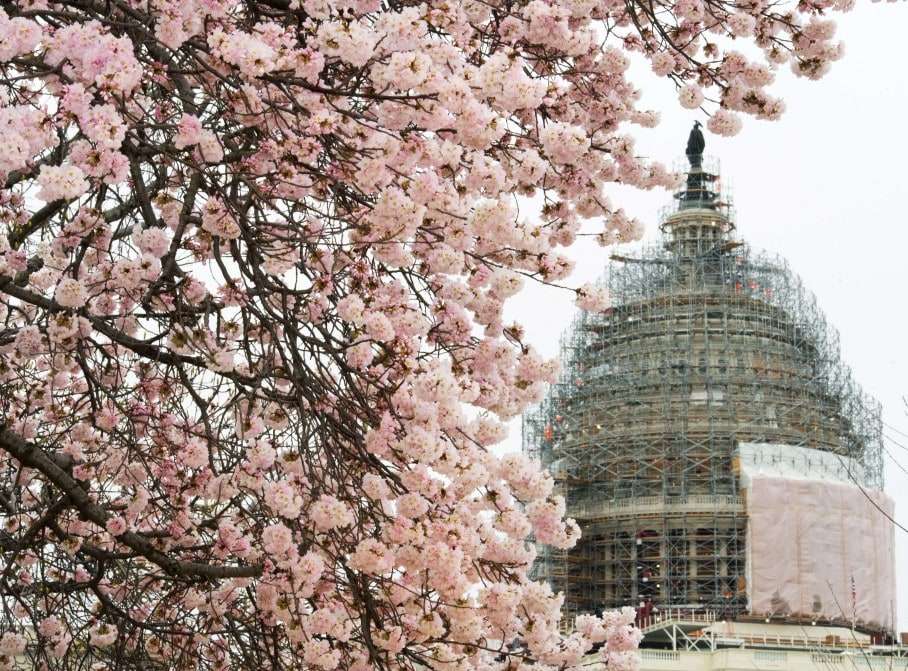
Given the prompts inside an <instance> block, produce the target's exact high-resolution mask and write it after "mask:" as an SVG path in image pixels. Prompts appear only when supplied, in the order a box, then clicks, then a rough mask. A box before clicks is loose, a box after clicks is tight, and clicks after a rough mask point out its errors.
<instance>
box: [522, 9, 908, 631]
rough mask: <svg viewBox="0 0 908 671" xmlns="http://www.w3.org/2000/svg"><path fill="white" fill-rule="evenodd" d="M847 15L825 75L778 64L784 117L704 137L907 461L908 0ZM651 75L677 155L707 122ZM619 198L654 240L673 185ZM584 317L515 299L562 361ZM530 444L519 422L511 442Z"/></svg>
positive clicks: (747, 225)
mask: <svg viewBox="0 0 908 671" xmlns="http://www.w3.org/2000/svg"><path fill="white" fill-rule="evenodd" d="M838 23H839V31H838V36H839V38H840V39H842V40H843V41H844V42H845V44H846V56H845V58H844V59H843V60H841V61H839V62H838V63H836V64H834V65H833V68H832V71H831V72H830V73H829V74H828V75H827V76H826V77H825V78H824V79H822V80H821V81H819V82H810V81H806V80H798V79H795V77H793V76H791V75H790V73H789V72H788V71H787V70H785V71H783V72H781V73H780V75H779V78H778V80H777V83H776V84H775V86H774V88H773V91H774V92H775V93H776V94H778V95H781V96H782V97H783V98H785V100H786V103H787V104H788V111H787V112H786V114H785V116H784V117H783V118H782V120H781V121H778V122H772V123H769V122H758V121H753V120H751V119H748V120H746V122H745V126H744V130H743V131H742V133H741V134H740V135H738V136H737V137H734V138H728V139H725V138H718V137H716V136H713V135H709V134H707V137H706V153H707V155H711V156H714V157H716V158H718V159H719V160H720V161H721V165H722V173H723V183H725V184H726V185H731V187H732V195H733V197H734V201H735V206H736V210H737V225H738V232H739V234H740V235H741V237H743V238H744V239H745V240H747V241H748V242H750V243H751V244H752V245H754V246H755V247H761V248H764V249H768V250H770V251H773V252H778V253H779V254H781V255H783V256H785V257H786V258H787V259H788V260H789V261H790V263H791V266H792V268H793V269H794V270H795V271H796V272H797V273H798V274H800V275H801V277H803V279H804V281H805V284H806V286H807V287H808V288H809V289H810V290H811V291H813V292H814V293H815V294H816V296H817V300H818V303H819V305H820V306H821V307H822V309H823V310H824V311H825V312H826V315H827V318H828V321H829V323H830V324H832V325H833V326H835V327H836V328H837V329H838V330H839V332H840V334H841V345H842V351H843V355H844V359H845V361H846V362H847V363H848V364H850V366H851V368H852V370H853V372H854V374H855V378H856V379H857V380H858V381H859V382H860V383H861V385H862V386H863V387H864V389H865V390H866V391H867V392H869V393H870V394H871V395H873V396H875V397H876V398H877V399H879V400H880V402H881V403H882V404H883V419H884V421H885V422H886V423H887V424H888V425H889V426H884V432H885V434H886V435H887V436H888V439H887V440H886V447H887V449H888V450H889V452H890V453H891V454H892V457H894V458H895V460H896V461H897V462H898V463H899V464H901V466H903V467H904V468H905V469H906V470H908V436H903V435H900V434H899V433H897V431H902V432H904V433H905V434H908V415H906V412H905V407H904V406H903V403H902V398H903V397H905V396H908V357H906V355H905V338H906V335H908V314H906V312H905V309H904V307H903V305H904V303H905V301H904V295H905V291H906V285H908V257H906V246H908V216H906V213H905V209H906V206H908V189H906V188H905V186H904V185H905V181H906V178H908V170H906V157H908V124H906V120H908V39H906V31H905V28H906V26H908V5H906V4H905V3H903V2H898V3H892V4H882V3H880V4H871V3H867V2H860V3H859V7H858V8H857V9H856V10H855V11H853V12H852V13H850V14H848V15H846V16H844V17H841V18H840V19H839V20H838ZM647 79H652V81H643V80H642V79H639V78H638V79H637V81H636V83H637V84H638V86H640V87H641V88H644V101H645V102H646V103H647V105H646V106H648V107H650V108H652V109H657V110H660V111H661V112H662V123H661V124H660V126H659V127H658V128H656V129H653V130H643V131H639V132H638V131H637V130H636V129H635V130H634V132H635V133H636V134H637V135H638V137H639V138H640V139H639V144H638V153H640V154H641V155H644V156H647V157H649V158H654V159H659V160H662V161H664V162H667V163H669V164H671V162H672V161H673V160H674V159H676V158H679V157H683V153H684V145H685V143H686V141H687V134H688V131H689V130H690V127H691V124H692V122H693V120H694V119H695V118H700V120H701V121H705V120H706V119H705V118H703V117H702V116H700V117H698V116H696V115H695V114H693V113H691V112H689V111H687V110H682V109H681V108H680V107H679V106H678V105H677V104H676V103H675V94H674V89H673V87H672V86H671V85H670V84H669V83H667V81H666V82H663V81H658V80H654V78H650V77H648V76H647ZM613 199H614V201H615V202H616V203H618V204H620V205H621V206H623V207H624V208H625V209H626V210H628V211H629V212H631V213H632V214H634V215H635V216H637V217H638V218H640V219H641V221H644V222H646V230H647V233H646V237H647V238H648V239H654V238H655V237H656V235H657V232H658V231H657V228H656V215H657V212H658V210H659V208H660V207H662V206H663V205H665V204H667V203H668V202H670V197H669V195H668V194H667V193H665V192H663V191H654V192H651V193H644V194H638V193H632V192H625V191H616V192H614V194H613ZM608 254H609V250H603V249H601V248H599V247H597V246H596V245H595V243H593V242H592V241H589V242H583V241H582V242H580V243H578V244H577V245H576V246H575V247H574V248H573V250H572V255H573V256H574V258H575V259H576V261H577V269H576V271H575V273H574V276H573V277H572V278H571V280H572V282H573V283H574V285H575V286H576V285H579V284H581V283H583V282H586V281H589V280H592V279H595V278H596V277H598V276H599V275H600V274H601V272H602V269H603V267H604V265H605V262H606V259H607V257H608ZM573 312H574V307H573V300H572V297H571V296H568V295H566V294H565V293H562V292H558V291H556V290H552V289H548V288H545V287H539V286H533V287H528V288H527V290H526V291H525V292H524V294H523V295H521V296H519V297H517V298H515V299H513V304H512V305H511V306H510V309H509V311H508V313H509V314H508V317H509V318H510V319H516V320H517V321H520V322H521V323H523V324H524V326H525V327H526V329H527V336H528V340H529V341H530V342H532V343H533V344H534V345H535V346H536V347H537V348H538V349H539V350H540V351H541V352H543V353H544V354H546V355H549V356H554V355H556V354H557V345H558V337H559V335H560V333H561V332H562V330H563V329H564V328H565V327H566V325H567V324H568V323H569V322H570V319H571V316H572V314H573ZM892 439H894V440H895V441H898V442H901V443H902V444H903V445H905V446H906V447H905V448H902V447H900V446H899V445H897V444H895V442H893V440H892ZM519 446H520V425H519V422H515V423H514V424H513V425H512V427H511V435H510V436H509V438H508V443H507V447H508V448H510V449H519ZM886 489H887V491H888V492H889V494H890V495H891V496H893V497H894V498H895V500H896V514H895V516H896V519H897V520H898V521H899V522H900V523H902V524H903V525H904V526H906V527H908V475H906V473H905V472H903V471H901V470H900V469H899V466H898V465H896V464H895V463H894V461H893V459H892V458H890V457H888V456H887V457H886ZM895 533H896V550H897V552H896V555H897V556H896V561H897V568H896V574H897V576H898V578H899V585H898V594H897V596H896V598H897V601H898V615H899V617H898V620H899V623H900V627H901V628H902V629H908V569H906V568H905V567H908V534H905V533H904V532H901V531H899V530H898V529H896V532H895ZM900 569H901V570H900Z"/></svg>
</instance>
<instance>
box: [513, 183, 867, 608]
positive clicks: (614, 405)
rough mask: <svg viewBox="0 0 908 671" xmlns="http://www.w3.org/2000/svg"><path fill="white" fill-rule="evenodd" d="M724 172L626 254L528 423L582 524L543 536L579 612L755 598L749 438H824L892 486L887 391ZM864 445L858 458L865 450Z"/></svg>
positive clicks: (531, 443)
mask: <svg viewBox="0 0 908 671" xmlns="http://www.w3.org/2000/svg"><path fill="white" fill-rule="evenodd" d="M717 174H718V171H717V170H715V169H711V168H710V169H703V168H701V167H699V166H698V167H696V168H693V169H692V170H691V172H690V173H689V174H688V178H687V184H686V187H684V188H683V189H682V190H681V191H680V192H679V193H678V194H676V198H677V199H678V204H677V205H676V206H674V207H672V208H671V209H670V210H669V211H667V212H666V213H665V214H664V215H663V216H662V218H661V219H662V222H661V230H662V232H663V240H662V244H661V245H658V246H649V247H644V248H642V249H641V250H640V252H639V254H636V255H634V257H633V258H630V257H626V256H613V257H612V263H611V264H610V265H609V268H608V270H607V274H606V276H605V278H604V279H603V280H602V281H603V282H604V283H605V284H606V286H607V287H608V289H609V291H610V293H611V296H612V303H613V305H614V307H613V308H612V309H610V310H609V311H607V312H606V313H603V314H589V313H583V314H580V315H578V316H577V317H576V319H575V321H574V323H573V324H572V326H571V327H570V328H569V329H568V331H567V332H566V334H565V335H564V336H562V341H561V350H562V355H561V356H562V364H563V373H562V376H561V378H560V381H559V382H558V384H556V385H554V386H553V388H552V389H551V390H550V393H549V395H548V396H547V398H546V399H545V401H544V402H543V403H542V404H541V405H540V406H539V407H538V408H537V409H536V410H535V411H533V412H531V413H528V414H527V415H526V416H525V417H524V421H523V444H524V450H525V451H526V452H528V453H530V454H532V455H534V456H537V457H538V458H540V459H541V460H542V462H543V463H544V464H545V465H546V466H547V467H548V468H549V469H550V470H551V472H552V473H553V475H554V477H555V479H556V482H557V485H558V489H559V491H560V493H562V494H563V495H564V496H565V498H566V500H567V507H568V515H569V516H572V517H574V518H576V519H577V521H578V523H579V524H580V527H581V529H582V532H583V538H582V540H581V541H580V543H579V544H578V545H577V547H576V548H574V549H573V550H571V551H569V552H558V551H551V550H549V549H547V548H540V559H539V561H538V563H537V565H536V567H535V573H536V576H537V577H539V578H544V579H547V580H548V581H550V583H551V584H552V586H553V588H554V589H556V590H560V591H563V592H564V594H565V597H566V603H565V607H566V613H567V614H568V615H571V614H576V613H582V612H596V611H599V610H602V609H604V608H609V607H615V606H623V605H633V606H640V605H644V606H646V607H649V606H652V607H659V608H667V607H686V608H691V609H703V610H709V611H711V612H714V613H716V614H718V615H719V616H720V617H735V616H737V615H739V614H741V613H742V612H743V611H744V610H745V608H746V584H745V566H744V539H745V522H746V516H745V507H744V501H743V499H742V492H741V490H740V483H739V478H738V474H737V471H736V464H735V450H736V448H737V446H738V445H739V444H740V443H745V442H747V443H773V444H781V445H795V446H801V447H809V448H813V449H817V450H823V451H826V452H830V453H833V454H836V455H839V456H841V457H843V458H845V457H847V458H848V459H843V463H849V464H858V466H857V468H856V469H855V470H856V472H854V473H850V475H851V476H853V477H854V479H856V480H857V481H858V482H859V483H861V484H862V485H864V486H871V487H875V488H881V487H882V451H881V450H882V443H881V420H880V407H879V404H878V403H877V402H876V401H874V400H873V399H871V398H869V397H867V396H866V395H865V394H864V393H863V392H862V391H861V389H860V387H858V386H857V384H856V383H855V382H854V380H853V379H852V376H851V372H850V370H849V369H848V368H847V367H846V366H845V365H844V364H843V363H842V361H841V358H840V355H839V342H838V334H837V332H836V331H835V330H834V329H832V328H830V327H829V326H828V325H827V323H826V320H825V317H824V316H823V314H822V312H821V311H820V310H819V309H818V308H817V305H816V301H815V299H814V297H813V296H812V295H811V294H810V293H808V292H807V291H806V290H805V289H804V287H803V285H802V283H801V280H800V279H799V278H798V277H797V276H796V275H795V274H794V273H792V272H791V270H790V269H789V267H788V265H787V264H786V263H785V261H783V260H782V259H780V258H779V257H775V256H771V255H768V254H764V253H758V252H755V251H753V250H751V249H750V248H749V247H748V246H747V245H746V244H744V243H743V242H741V241H739V240H737V239H736V238H735V236H734V224H733V219H732V214H731V210H730V207H729V205H728V200H727V199H726V198H723V196H722V195H721V194H720V192H719V189H718V187H717V186H716V184H717V182H718V178H717ZM852 460H853V461H852Z"/></svg>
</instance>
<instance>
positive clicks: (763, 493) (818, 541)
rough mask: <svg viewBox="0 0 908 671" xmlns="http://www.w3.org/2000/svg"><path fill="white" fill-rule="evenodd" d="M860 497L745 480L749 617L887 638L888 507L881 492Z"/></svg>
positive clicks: (890, 580)
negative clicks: (800, 620) (861, 629)
mask: <svg viewBox="0 0 908 671" xmlns="http://www.w3.org/2000/svg"><path fill="white" fill-rule="evenodd" d="M864 492H866V494H867V495H868V496H869V497H870V498H872V499H873V502H871V501H870V500H868V496H865V494H864ZM864 492H862V491H861V489H860V488H858V487H857V486H855V485H852V484H844V483H836V482H828V481H826V482H824V481H822V480H807V479H802V480H798V479H788V478H773V477H763V476H757V477H754V478H752V479H751V480H750V483H749V488H748V491H747V514H748V518H749V519H748V532H747V562H748V566H747V575H748V581H747V582H748V585H747V593H748V599H749V604H750V611H751V612H752V613H754V614H759V615H761V616H762V615H795V616H801V617H804V618H807V619H811V618H820V619H826V620H839V621H845V622H851V621H852V619H855V621H856V622H857V623H858V624H864V625H867V626H871V627H874V628H877V627H882V628H884V629H887V630H892V628H893V620H894V614H895V539H894V533H893V525H892V522H890V521H889V520H888V519H886V517H885V515H884V514H883V513H884V512H885V513H886V514H888V515H889V516H890V517H891V516H892V514H893V509H894V506H893V502H892V499H890V498H889V497H888V496H886V495H885V494H884V493H882V492H879V491H876V490H869V489H866V488H865V490H864ZM874 504H876V505H874ZM877 506H878V507H877Z"/></svg>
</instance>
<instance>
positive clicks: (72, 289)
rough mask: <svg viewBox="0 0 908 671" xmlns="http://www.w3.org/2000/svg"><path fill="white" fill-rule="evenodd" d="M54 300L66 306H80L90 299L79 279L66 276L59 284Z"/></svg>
mask: <svg viewBox="0 0 908 671" xmlns="http://www.w3.org/2000/svg"><path fill="white" fill-rule="evenodd" d="M54 300H56V301H57V303H59V304H60V305H62V306H63V307H66V308H80V307H82V306H83V305H85V303H86V302H87V301H88V292H86V290H85V285H84V284H82V282H80V281H79V280H74V279H72V278H71V277H65V278H63V279H62V280H60V283H59V284H57V289H56V290H55V291H54Z"/></svg>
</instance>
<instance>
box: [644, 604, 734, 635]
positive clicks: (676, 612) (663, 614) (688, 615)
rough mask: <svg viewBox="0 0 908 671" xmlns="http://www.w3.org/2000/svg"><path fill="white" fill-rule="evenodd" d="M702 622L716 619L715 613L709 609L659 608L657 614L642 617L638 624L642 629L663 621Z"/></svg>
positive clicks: (711, 621)
mask: <svg viewBox="0 0 908 671" xmlns="http://www.w3.org/2000/svg"><path fill="white" fill-rule="evenodd" d="M678 621H681V622H702V623H703V624H712V623H713V622H715V621H716V614H715V613H713V612H711V611H702V610H701V611H695V610H690V609H686V608H667V609H665V610H660V611H659V613H658V614H657V615H650V616H648V617H645V618H642V619H641V620H640V621H639V623H638V626H639V627H640V629H642V630H644V631H645V630H646V629H648V628H649V627H652V626H655V625H657V624H661V623H663V622H678Z"/></svg>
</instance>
